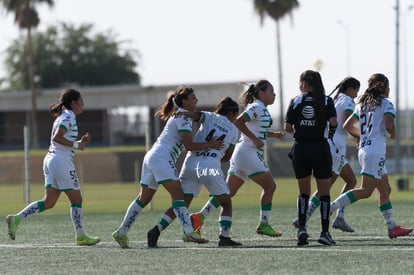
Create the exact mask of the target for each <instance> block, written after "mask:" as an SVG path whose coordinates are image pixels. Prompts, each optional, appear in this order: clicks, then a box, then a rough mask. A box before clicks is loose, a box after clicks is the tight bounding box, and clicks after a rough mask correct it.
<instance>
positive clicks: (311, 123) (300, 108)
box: [286, 92, 336, 140]
mask: <svg viewBox="0 0 414 275" xmlns="http://www.w3.org/2000/svg"><path fill="white" fill-rule="evenodd" d="M325 108H326V109H325V110H326V122H324V124H323V125H319V124H318V121H317V119H316V118H317V117H316V110H315V106H314V100H313V93H312V92H308V93H306V94H301V95H299V96H297V97H295V98H293V99H292V100H291V102H290V104H289V108H288V110H287V114H286V122H287V123H289V124H291V125H294V127H295V133H294V135H293V137H294V138H295V140H322V139H325V138H327V134H328V133H327V121H328V120H329V119H330V118H331V117H336V110H335V105H334V103H333V100H332V98H330V97H329V96H325Z"/></svg>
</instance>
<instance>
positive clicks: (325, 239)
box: [318, 231, 336, 245]
mask: <svg viewBox="0 0 414 275" xmlns="http://www.w3.org/2000/svg"><path fill="white" fill-rule="evenodd" d="M318 242H319V243H321V244H323V245H335V244H336V242H335V241H334V240H333V239H332V237H331V234H329V232H328V231H322V232H321V235H320V237H319V239H318Z"/></svg>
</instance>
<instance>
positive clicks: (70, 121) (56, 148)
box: [49, 109, 79, 157]
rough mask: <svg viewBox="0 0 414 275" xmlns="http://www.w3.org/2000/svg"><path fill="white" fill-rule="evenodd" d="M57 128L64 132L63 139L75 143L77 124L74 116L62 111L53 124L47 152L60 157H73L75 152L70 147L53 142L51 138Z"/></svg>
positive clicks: (70, 111)
mask: <svg viewBox="0 0 414 275" xmlns="http://www.w3.org/2000/svg"><path fill="white" fill-rule="evenodd" d="M59 128H63V129H65V130H66V133H65V134H64V135H63V137H64V138H65V139H67V140H69V141H72V142H75V141H76V140H77V138H78V134H79V132H78V124H77V123H76V116H75V114H74V113H73V111H72V110H66V109H64V110H63V111H62V113H61V114H60V115H59V116H58V117H57V118H56V119H55V121H54V122H53V127H52V133H51V136H50V146H49V152H53V153H54V154H60V155H61V154H64V155H69V156H71V157H73V156H74V155H75V151H74V149H73V148H72V147H70V146H66V145H62V144H59V143H57V142H55V141H53V136H54V135H55V133H56V132H57V131H58V130H59Z"/></svg>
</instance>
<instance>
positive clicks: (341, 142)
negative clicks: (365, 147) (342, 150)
mask: <svg viewBox="0 0 414 275" xmlns="http://www.w3.org/2000/svg"><path fill="white" fill-rule="evenodd" d="M334 103H335V109H336V115H337V119H338V128H337V129H336V132H335V135H334V138H333V141H334V143H335V145H336V146H339V147H341V146H346V139H347V136H348V132H346V131H345V130H344V127H343V126H344V118H345V113H347V112H349V113H353V112H354V110H355V103H354V100H353V99H352V98H351V97H350V96H348V95H346V94H344V93H340V94H339V95H338V97H337V98H336V99H335V102H334Z"/></svg>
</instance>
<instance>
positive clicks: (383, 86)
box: [359, 73, 390, 110]
mask: <svg viewBox="0 0 414 275" xmlns="http://www.w3.org/2000/svg"><path fill="white" fill-rule="evenodd" d="M389 88H390V82H389V81H388V78H387V77H386V76H385V75H383V74H381V73H375V74H373V75H371V76H370V77H369V79H368V88H367V89H366V90H365V92H364V94H363V95H362V96H361V98H360V99H359V103H360V104H361V109H362V110H364V109H371V108H375V107H376V106H381V102H382V99H383V98H385V97H386V93H387V91H388V89H389Z"/></svg>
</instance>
